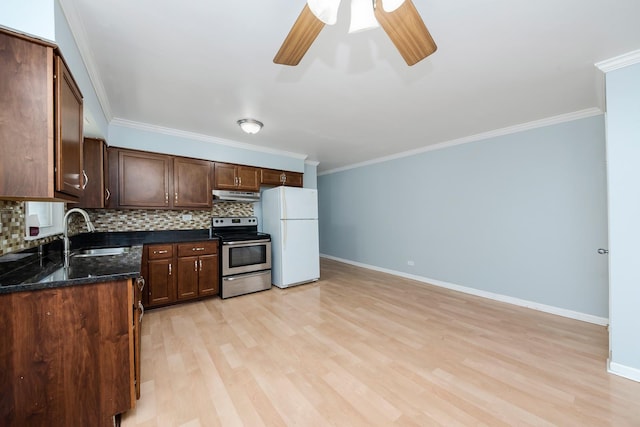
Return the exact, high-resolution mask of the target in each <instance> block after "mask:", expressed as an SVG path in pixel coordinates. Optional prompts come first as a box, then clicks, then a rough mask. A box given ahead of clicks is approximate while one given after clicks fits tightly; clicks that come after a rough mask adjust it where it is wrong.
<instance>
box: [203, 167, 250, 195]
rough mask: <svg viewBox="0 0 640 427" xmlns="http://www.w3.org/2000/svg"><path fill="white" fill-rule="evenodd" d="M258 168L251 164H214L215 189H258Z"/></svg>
mask: <svg viewBox="0 0 640 427" xmlns="http://www.w3.org/2000/svg"><path fill="white" fill-rule="evenodd" d="M259 175H260V169H258V168H254V167H251V166H240V165H232V164H229V163H216V164H215V180H214V185H213V187H214V188H215V189H216V190H238V191H258V190H260V177H259Z"/></svg>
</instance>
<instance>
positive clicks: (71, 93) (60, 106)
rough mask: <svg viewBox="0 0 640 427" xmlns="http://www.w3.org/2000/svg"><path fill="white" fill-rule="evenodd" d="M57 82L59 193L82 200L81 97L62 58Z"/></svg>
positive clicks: (57, 65) (56, 68) (58, 61)
mask: <svg viewBox="0 0 640 427" xmlns="http://www.w3.org/2000/svg"><path fill="white" fill-rule="evenodd" d="M54 81H55V88H56V90H55V91H54V99H55V105H56V108H55V109H54V113H55V114H54V117H55V123H56V131H55V138H54V141H55V144H56V145H55V164H56V168H55V169H56V174H55V177H56V191H59V192H61V193H64V194H68V195H70V196H75V197H80V196H81V195H82V192H83V190H84V184H85V182H84V174H83V167H82V163H83V158H82V122H83V120H84V117H83V112H82V94H81V93H80V89H78V86H77V85H76V83H75V81H74V80H73V76H72V75H71V73H70V72H69V69H68V68H67V66H66V64H65V63H64V61H63V60H62V58H61V57H60V56H56V59H55V66H54Z"/></svg>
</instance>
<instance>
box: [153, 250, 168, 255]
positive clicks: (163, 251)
mask: <svg viewBox="0 0 640 427" xmlns="http://www.w3.org/2000/svg"><path fill="white" fill-rule="evenodd" d="M167 252H169V251H167V250H161V251H153V253H154V254H166V253H167Z"/></svg>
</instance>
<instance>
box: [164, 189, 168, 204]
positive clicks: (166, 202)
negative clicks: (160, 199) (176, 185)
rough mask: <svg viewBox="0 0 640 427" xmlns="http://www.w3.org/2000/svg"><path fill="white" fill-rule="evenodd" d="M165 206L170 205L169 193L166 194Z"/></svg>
mask: <svg viewBox="0 0 640 427" xmlns="http://www.w3.org/2000/svg"><path fill="white" fill-rule="evenodd" d="M164 204H165V205H168V204H169V193H168V192H167V193H164Z"/></svg>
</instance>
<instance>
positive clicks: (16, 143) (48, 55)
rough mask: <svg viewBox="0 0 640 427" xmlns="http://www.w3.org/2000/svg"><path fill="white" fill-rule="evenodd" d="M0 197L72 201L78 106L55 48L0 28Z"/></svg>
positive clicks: (77, 186) (76, 184)
mask: <svg viewBox="0 0 640 427" xmlns="http://www.w3.org/2000/svg"><path fill="white" fill-rule="evenodd" d="M0 94H1V96H0V123H2V126H0V150H1V153H2V156H0V198H3V199H17V200H20V199H28V200H63V201H72V202H77V201H78V197H79V195H80V194H82V185H83V180H82V124H83V102H82V94H81V92H80V90H79V89H78V86H77V84H76V82H75V81H74V79H73V77H72V75H71V73H70V72H69V70H68V68H67V66H66V64H65V62H64V60H63V58H62V56H61V55H60V52H59V51H58V50H57V47H56V46H55V45H54V44H52V43H48V42H45V41H42V40H38V39H33V38H30V37H27V36H24V35H21V34H17V33H13V32H11V31H8V30H4V29H1V28H0Z"/></svg>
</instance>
